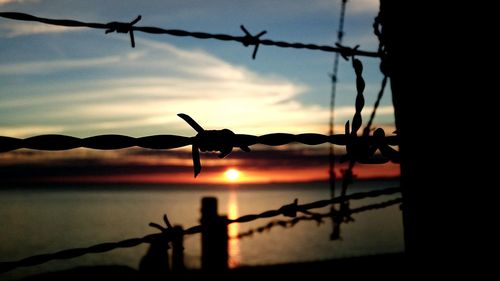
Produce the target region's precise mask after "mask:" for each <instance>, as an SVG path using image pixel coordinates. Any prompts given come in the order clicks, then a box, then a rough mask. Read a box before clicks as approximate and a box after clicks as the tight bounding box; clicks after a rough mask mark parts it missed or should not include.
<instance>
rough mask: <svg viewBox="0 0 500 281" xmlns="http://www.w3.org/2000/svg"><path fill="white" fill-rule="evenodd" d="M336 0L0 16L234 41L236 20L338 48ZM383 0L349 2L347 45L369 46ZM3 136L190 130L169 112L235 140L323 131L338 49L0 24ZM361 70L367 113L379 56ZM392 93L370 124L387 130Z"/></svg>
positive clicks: (47, 5) (118, 4) (68, 4)
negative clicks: (132, 24) (226, 131)
mask: <svg viewBox="0 0 500 281" xmlns="http://www.w3.org/2000/svg"><path fill="white" fill-rule="evenodd" d="M339 8H340V1H326V0H318V1H92V0H89V1H54V0H51V1H43V0H38V1H36V0H32V1H30V0H23V1H9V0H0V10H1V11H16V12H25V13H31V14H34V15H37V16H41V17H49V18H68V19H77V20H81V21H95V22H103V23H105V22H109V21H130V20H132V19H134V18H135V17H136V16H137V15H138V14H141V15H142V17H143V18H142V20H141V21H140V22H139V23H138V24H137V25H141V26H158V27H163V28H177V29H185V30H190V31H206V32H211V33H226V34H232V35H240V34H241V31H240V29H239V25H240V24H243V25H245V26H246V28H247V29H248V30H249V31H251V32H254V33H258V32H260V31H261V30H267V32H268V33H267V34H266V35H264V36H263V38H269V39H274V40H284V41H290V42H304V43H316V44H328V45H333V43H334V42H335V37H336V35H335V34H336V31H337V24H338V14H339ZM377 10H378V1H371V0H358V1H349V2H348V8H347V12H346V24H345V34H346V35H345V38H344V39H345V41H344V42H345V44H346V45H350V46H353V45H355V44H360V45H361V48H362V49H365V50H376V48H377V41H376V38H375V37H374V36H373V34H372V27H371V25H372V22H373V18H374V17H375V15H376V13H377ZM0 40H1V42H2V44H0V135H4V136H14V137H27V136H32V135H37V134H43V133H62V134H70V135H74V136H81V137H83V136H90V135H94V134H103V133H120V134H127V135H132V136H142V135H151V134H181V135H193V134H194V132H193V131H192V129H191V128H190V127H188V126H187V124H185V123H184V122H183V121H182V120H181V119H179V118H178V117H177V116H176V113H179V112H184V113H187V114H189V115H191V116H192V117H193V118H194V119H195V120H198V122H199V123H200V124H201V125H202V126H204V127H206V128H211V129H216V128H223V127H226V128H230V129H232V130H233V131H235V132H237V133H248V134H265V133H270V132H290V133H301V132H317V133H326V132H327V131H328V129H327V124H328V110H329V109H328V106H329V96H330V87H331V85H330V80H329V78H328V73H330V72H331V69H332V65H333V57H334V55H333V53H325V52H320V51H306V50H294V49H281V48H276V47H269V46H261V47H260V48H259V53H258V55H257V59H256V60H252V58H251V53H252V48H245V47H244V46H242V45H241V44H238V43H236V42H221V41H214V40H197V39H194V38H177V37H172V36H168V35H150V34H144V33H140V32H137V33H136V48H135V49H132V48H131V47H130V43H129V39H128V35H124V34H109V35H105V34H104V31H103V30H93V29H85V28H62V27H55V26H49V25H44V24H41V23H28V22H16V21H13V20H8V19H3V18H2V19H0ZM361 60H362V61H363V63H364V66H365V70H364V77H365V79H366V82H367V87H366V91H365V98H366V105H367V106H366V108H365V114H369V112H370V108H371V105H372V104H373V101H374V98H375V96H376V94H377V92H378V89H379V87H380V81H381V75H380V73H379V70H378V60H377V59H373V58H361ZM339 79H340V83H339V85H338V94H337V97H338V99H337V112H336V116H337V123H338V128H339V130H340V128H342V127H343V124H344V123H345V122H346V121H347V120H349V119H351V118H352V114H353V112H354V110H353V104H354V98H355V87H354V74H353V70H352V67H351V65H350V62H345V61H342V62H341V64H340V73H339ZM392 122H393V116H392V107H391V99H390V92H388V93H386V95H385V97H384V100H383V101H382V105H381V108H380V111H379V115H378V117H377V119H376V125H379V126H384V127H387V126H389V127H391V126H392V125H391V124H392Z"/></svg>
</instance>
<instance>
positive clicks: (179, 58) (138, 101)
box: [0, 38, 392, 136]
mask: <svg viewBox="0 0 500 281" xmlns="http://www.w3.org/2000/svg"><path fill="white" fill-rule="evenodd" d="M141 48H142V50H141V51H140V52H138V51H135V50H134V51H129V50H127V51H122V52H121V53H119V54H116V55H111V56H104V57H90V58H85V59H83V58H79V59H65V60H52V61H40V62H29V63H16V64H4V65H1V68H0V75H12V74H16V75H17V76H18V77H23V76H26V75H33V74H41V73H43V74H44V75H47V74H51V75H54V76H60V75H68V74H69V73H75V77H76V79H74V80H71V79H67V80H65V81H63V82H61V85H57V86H54V85H52V84H50V83H47V82H45V80H42V81H39V82H34V83H33V84H32V86H30V87H32V88H28V89H27V90H25V91H26V92H28V93H29V92H30V91H31V92H37V93H36V94H32V95H30V96H29V97H23V96H20V95H16V96H10V97H4V98H3V100H2V104H1V105H0V108H4V109H10V110H13V109H15V110H16V112H25V113H29V114H30V115H29V116H27V115H24V116H22V119H23V122H24V123H23V124H17V126H18V128H20V129H19V130H18V131H12V130H9V131H7V130H2V128H0V134H4V135H8V134H6V132H7V133H9V134H12V133H13V134H14V135H15V136H26V135H27V134H29V135H32V134H31V133H30V131H29V130H28V129H22V128H23V127H24V126H27V127H35V125H33V124H44V123H50V124H51V126H55V127H57V128H58V132H60V131H61V129H62V132H64V133H68V134H74V135H85V136H88V135H89V134H97V133H104V131H106V133H113V132H114V133H124V134H131V135H144V134H158V133H177V134H183V135H186V134H193V133H194V131H193V130H192V129H191V128H190V127H189V126H188V125H187V124H185V123H184V121H182V120H181V119H179V118H178V117H177V113H181V112H182V113H187V114H189V115H191V116H192V117H193V118H194V119H195V120H198V122H199V123H200V124H201V125H202V126H204V127H206V128H207V129H221V128H230V129H232V130H234V131H235V132H237V133H246V134H265V133H271V132H289V133H303V132H318V133H324V132H326V131H327V129H326V124H327V120H328V116H329V111H328V108H327V107H326V106H325V107H323V106H319V105H306V104H304V103H301V102H300V101H299V99H298V97H299V96H300V95H305V94H307V91H308V87H307V86H305V85H303V84H299V83H297V82H295V81H291V80H289V79H287V78H285V77H281V76H278V75H267V74H266V75H264V74H260V73H257V72H254V71H251V70H249V69H248V68H246V67H243V66H240V65H234V64H231V63H229V62H227V61H224V60H222V59H220V58H218V57H215V56H213V55H211V54H209V53H206V52H205V51H202V50H185V49H180V48H177V47H175V46H173V45H171V44H168V43H160V42H156V41H150V40H147V39H145V38H141ZM124 50H125V49H124ZM158 58H161V59H158ZM82 70H85V71H84V72H82V73H84V74H85V75H81V76H79V75H78V74H79V73H80V72H81V71H82ZM79 71H80V72H79ZM87 73H98V74H96V75H88V74H87ZM102 73H105V74H106V75H101V74H102ZM16 91H19V87H18V88H17V89H16ZM370 111H371V109H370V107H369V106H367V107H366V108H365V111H364V112H365V113H366V114H369V112H370ZM378 112H379V113H378V114H379V115H384V114H392V107H390V106H383V107H381V108H379V111H378ZM19 114H21V113H19ZM353 114H354V107H353V106H344V107H338V108H337V109H336V118H337V121H338V122H339V123H344V122H345V121H347V120H349V119H350V118H351V117H352V115H353ZM11 115H12V114H11ZM11 117H12V116H11ZM14 117H15V114H14ZM18 119H20V118H19V117H18V118H13V117H12V122H14V123H13V124H12V125H11V126H16V124H15V122H16V120H18ZM70 121H71V122H70ZM158 129H161V131H158Z"/></svg>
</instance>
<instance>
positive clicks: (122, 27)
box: [0, 12, 379, 59]
mask: <svg viewBox="0 0 500 281" xmlns="http://www.w3.org/2000/svg"><path fill="white" fill-rule="evenodd" d="M0 17H4V18H8V19H13V20H20V21H34V22H40V23H45V24H50V25H58V26H66V27H88V28H95V29H105V30H106V31H105V32H106V34H108V33H111V32H117V33H128V34H129V35H130V43H131V45H132V48H134V47H135V39H134V31H140V32H145V33H150V34H168V35H172V36H180V37H193V38H197V39H215V40H221V41H235V42H239V43H241V44H243V45H244V46H245V47H247V46H254V51H253V54H252V58H253V59H255V56H256V54H257V50H258V48H259V45H267V46H276V47H280V48H293V49H308V50H318V51H324V52H336V53H340V54H341V55H342V56H343V57H349V56H352V55H356V56H365V57H379V54H378V53H377V52H370V51H361V50H356V49H352V48H349V47H346V46H342V45H337V47H332V46H326V45H316V44H304V43H289V42H284V41H274V40H270V39H260V37H261V36H262V35H264V34H266V33H267V31H262V32H260V33H258V34H257V35H252V34H251V33H250V32H248V30H247V29H246V28H245V27H244V26H243V25H241V26H240V28H241V30H242V31H243V32H244V34H245V35H244V36H232V35H227V34H211V33H206V32H190V31H186V30H180V29H164V28H159V27H149V26H136V25H135V24H136V23H137V22H138V21H139V20H141V18H142V17H141V16H140V15H139V16H138V17H137V18H136V19H135V20H133V21H132V22H117V21H113V22H109V23H94V22H81V21H76V20H68V19H49V18H42V17H37V16H33V15H30V14H25V13H16V12H0Z"/></svg>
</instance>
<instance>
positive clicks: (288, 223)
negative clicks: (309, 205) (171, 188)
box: [230, 198, 403, 239]
mask: <svg viewBox="0 0 500 281" xmlns="http://www.w3.org/2000/svg"><path fill="white" fill-rule="evenodd" d="M402 201H403V200H402V198H396V199H393V200H388V201H385V202H381V203H375V204H370V205H366V206H362V207H358V208H353V209H347V210H346V211H345V212H340V215H341V216H342V217H346V218H350V216H351V215H353V214H359V213H362V212H366V211H372V210H378V209H383V208H387V207H390V206H393V205H396V204H401V203H402ZM338 213H339V211H335V209H331V210H330V211H329V212H326V213H312V212H309V211H308V212H307V215H303V216H297V217H295V218H293V219H290V220H273V221H270V222H268V223H266V224H264V225H262V226H260V227H256V228H252V229H250V230H247V231H245V232H241V233H239V234H238V235H236V236H233V237H230V239H240V238H244V237H249V236H252V235H253V234H254V233H256V232H257V233H262V232H264V231H270V230H271V229H272V228H274V227H277V226H281V227H283V228H289V227H294V226H295V225H296V224H297V223H299V222H301V221H316V222H317V223H318V225H320V224H322V223H324V221H323V218H330V217H332V216H336V215H338ZM348 221H349V219H346V220H344V222H348Z"/></svg>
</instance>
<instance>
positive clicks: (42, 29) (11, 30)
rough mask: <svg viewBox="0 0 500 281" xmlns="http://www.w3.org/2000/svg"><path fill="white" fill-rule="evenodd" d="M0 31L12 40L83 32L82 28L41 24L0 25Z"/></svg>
mask: <svg viewBox="0 0 500 281" xmlns="http://www.w3.org/2000/svg"><path fill="white" fill-rule="evenodd" d="M0 30H5V34H4V35H3V36H4V37H7V38H12V37H17V36H25V35H33V34H46V33H61V32H69V31H80V30H84V28H83V27H66V26H57V25H48V24H41V23H19V22H12V23H11V22H9V23H4V24H1V25H0Z"/></svg>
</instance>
